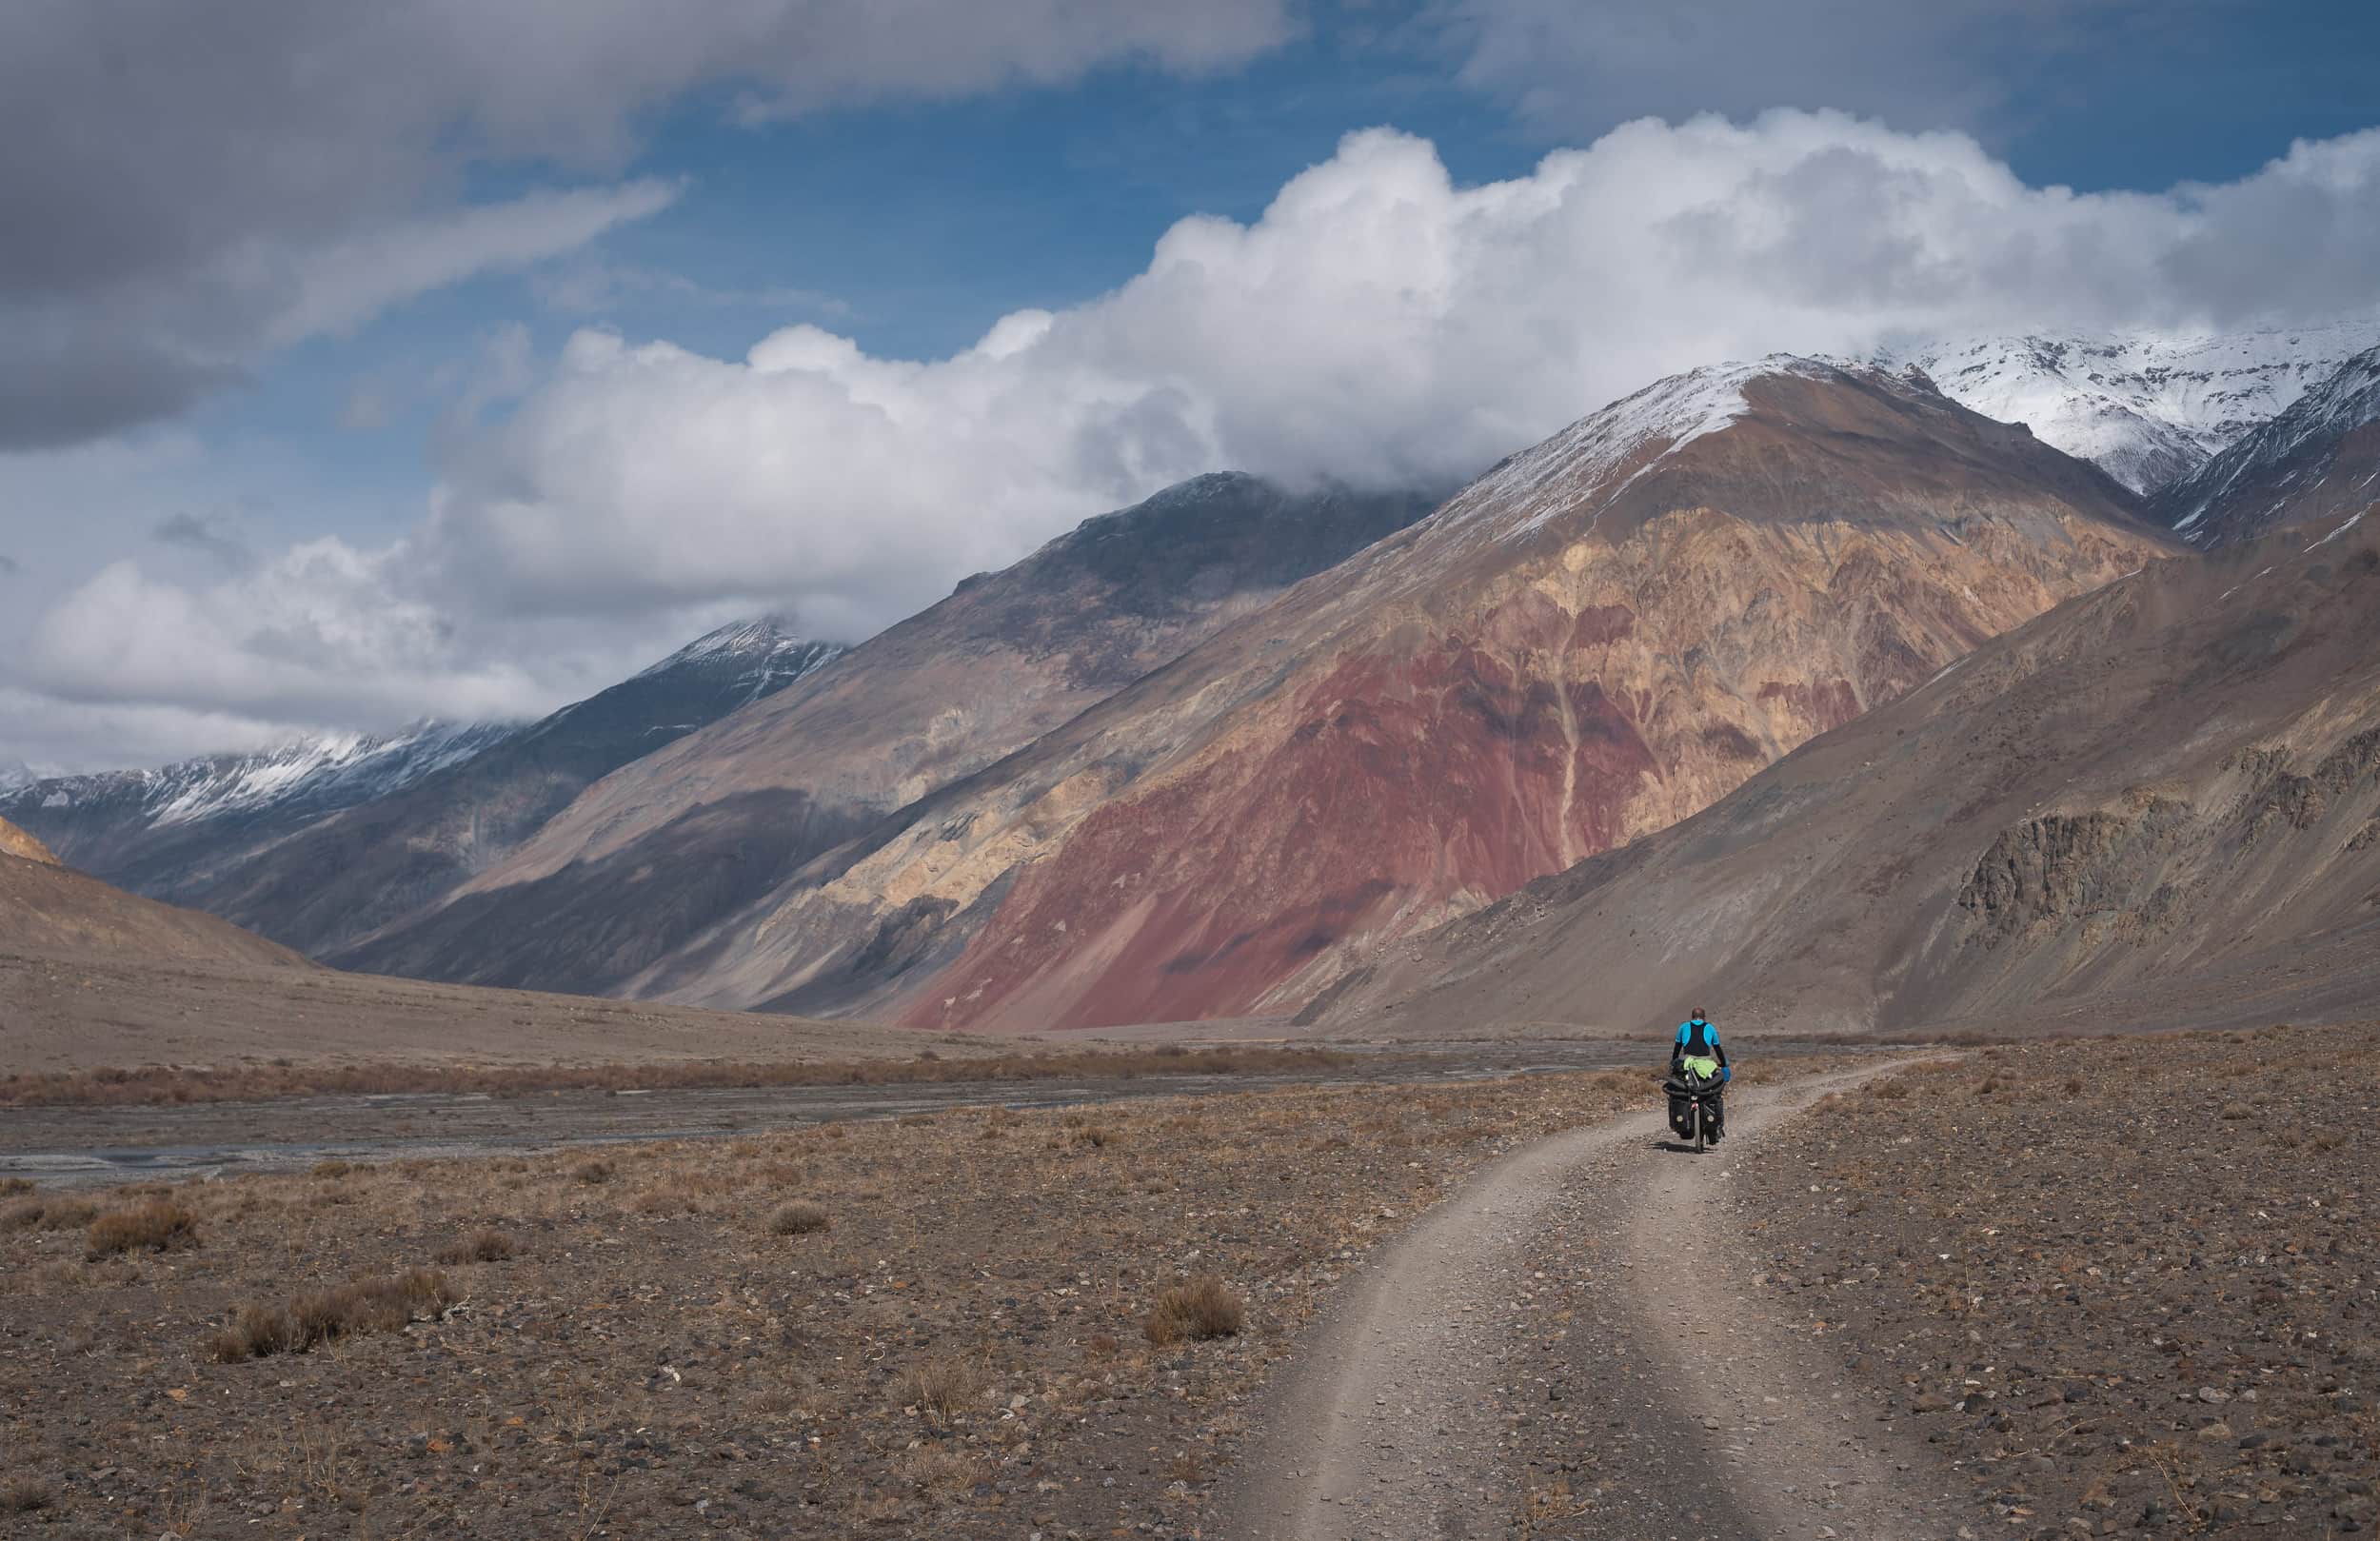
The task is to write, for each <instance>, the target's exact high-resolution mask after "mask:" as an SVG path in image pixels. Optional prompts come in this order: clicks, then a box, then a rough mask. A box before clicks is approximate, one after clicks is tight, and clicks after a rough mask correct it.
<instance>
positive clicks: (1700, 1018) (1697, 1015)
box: [1694, 1006, 1710, 1022]
mask: <svg viewBox="0 0 2380 1541" xmlns="http://www.w3.org/2000/svg"><path fill="white" fill-rule="evenodd" d="M1694 1019H1695V1020H1696V1021H1697V1022H1707V1021H1709V1020H1710V1018H1709V1017H1705V1016H1703V1015H1702V1008H1701V1007H1699V1006H1696V1008H1695V1015H1694Z"/></svg>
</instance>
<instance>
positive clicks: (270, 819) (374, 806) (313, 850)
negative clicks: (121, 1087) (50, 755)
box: [0, 622, 840, 952]
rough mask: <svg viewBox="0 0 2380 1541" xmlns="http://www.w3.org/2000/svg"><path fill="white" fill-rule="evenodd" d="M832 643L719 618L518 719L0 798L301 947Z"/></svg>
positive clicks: (47, 827)
mask: <svg viewBox="0 0 2380 1541" xmlns="http://www.w3.org/2000/svg"><path fill="white" fill-rule="evenodd" d="M839 651H840V649H838V648H836V647H834V646H832V645H830V644H827V643H823V642H809V641H806V640H803V639H801V638H797V637H793V636H791V635H789V634H787V633H786V632H785V631H784V630H783V627H782V626H780V625H778V624H777V623H775V622H745V623H740V624H737V625H733V626H726V627H722V628H721V629H720V630H718V631H715V632H713V633H711V634H709V635H708V636H705V637H704V638H701V639H699V640H698V641H696V642H692V643H690V644H688V645H687V646H686V647H684V648H682V649H681V650H679V651H678V652H677V653H674V654H672V655H671V656H670V657H668V658H666V659H664V660H663V661H662V662H659V663H656V664H655V665H653V666H652V667H651V668H649V669H647V670H645V672H644V673H642V674H639V675H638V676H636V677H635V678H634V679H631V680H627V681H624V682H621V683H619V684H617V685H614V686H612V687H611V688H609V689H607V690H605V691H602V692H600V693H598V694H596V695H594V696H591V697H589V698H588V699H586V700H585V701H579V702H577V703H576V704H574V705H570V706H565V707H564V708H563V709H562V710H561V711H558V712H556V713H554V714H553V715H552V716H550V717H547V718H545V719H544V720H543V721H538V722H533V723H530V724H528V725H527V726H526V727H524V726H518V725H492V726H479V727H472V728H427V729H423V730H417V731H415V732H414V733H411V734H407V735H400V736H398V737H396V738H394V739H387V740H370V739H361V738H357V737H354V736H349V737H347V738H343V739H323V740H311V741H305V742H303V743H300V744H297V745H293V746H291V747H290V748H288V749H287V750H284V751H280V752H276V753H270V754H261V755H250V756H226V757H221V758H219V759H215V760H201V761H187V762H185V763H183V764H181V765H176V766H169V767H167V768H166V769H165V770H162V771H136V772H122V773H116V774H112V775H107V776H96V777H75V778H69V779H64V780H48V781H39V782H35V783H34V784H32V785H31V786H29V787H25V788H22V789H20V790H19V791H18V792H16V793H15V794H13V795H12V796H10V797H9V798H6V799H0V812H7V813H9V814H10V815H11V816H12V817H14V818H17V819H19V820H21V821H22V822H24V823H25V825H26V826H27V827H28V828H30V829H31V830H33V831H35V832H37V833H39V834H40V835H41V836H42V837H44V838H45V839H46V840H49V841H50V843H51V844H52V845H53V846H55V847H56V848H57V849H58V850H59V851H60V852H61V853H62V855H63V856H64V857H65V858H66V859H68V860H69V861H72V862H74V863H76V864H77V865H80V866H82V867H85V868H87V869H88V870H90V871H92V872H93V873H95V874H97V875H99V876H102V877H105V878H107V879H109V880H111V881H114V882H117V883H119V884H122V885H123V886H125V887H128V888H130V889H132V890H134V891H135V892H138V893H142V894H145V895H148V896H149V897H152V898H157V899H167V900H170V901H172V902H175V903H181V904H188V905H193V906H196V907H199V908H202V909H205V910H208V911H209V912H211V913H213V914H217V915H221V916H224V917H226V918H228V919H232V920H235V921H237V922H239V923H240V924H242V925H245V926H248V927H250V928H252V929H254V930H257V931H260V932H263V933H264V934H266V935H267V936H269V937H271V938H274V939H276V940H279V941H283V942H286V943H288V944H289V945H291V946H294V947H298V948H301V949H304V950H306V951H308V952H316V951H324V950H328V949H331V948H335V947H337V946H339V945H340V944H342V943H344V942H346V941H348V940H350V939H352V938H355V937H357V936H360V935H363V934H364V933H366V932H367V931H369V930H371V929H372V928H373V927H375V926H378V925H381V924H385V923H387V921H389V920H391V919H396V918H398V917H401V916H403V915H406V914H408V913H411V912H412V911H413V910H415V909H416V908H418V907H420V906H423V905H426V904H429V903H433V902H435V901H436V900H437V899H442V898H444V897H445V895H446V893H447V892H448V891H449V890H451V889H452V888H453V887H454V885H455V884H456V883H458V882H460V881H462V880H463V879H466V878H467V877H468V876H469V875H470V874H471V873H472V872H474V871H476V870H478V869H479V868H480V867H482V866H484V865H486V863H488V862H489V861H492V860H494V859H497V858H498V857H500V856H502V855H503V854H504V853H505V852H507V851H509V850H510V849H512V847H513V846H514V845H516V844H518V843H519V842H520V841H521V840H523V839H525V838H526V837H527V836H528V835H529V834H531V833H533V832H534V831H535V830H536V829H537V828H538V827H539V826H541V825H542V824H543V823H544V822H545V820H547V819H549V818H551V817H552V816H553V815H554V814H555V813H557V812H559V811H560V810H561V809H562V808H563V807H565V806H566V805H567V804H568V803H569V801H570V800H571V799H572V798H574V797H576V796H577V795H578V793H579V792H580V790H581V789H582V788H584V787H585V786H586V785H587V784H588V783H589V782H591V781H593V780H596V779H597V778H598V777H600V776H602V775H604V774H605V772H607V771H610V770H612V769H614V768H616V767H617V766H619V765H622V764H625V763H626V762H627V761H632V760H635V759H637V758H639V757H641V756H643V755H645V754H648V753H650V752H652V751H653V750H655V749H657V748H660V747H662V746H663V745H664V744H666V743H668V742H670V741H672V740H674V739H677V738H679V737H681V736H682V735H684V734H685V733H687V732H690V731H692V730H694V729H695V728H697V727H700V726H701V725H703V724H704V723H706V722H709V721H715V720H716V719H718V718H719V717H721V716H723V715H724V714H726V713H728V712H731V711H734V710H736V709H737V708H739V707H742V706H745V705H748V704H750V703H751V702H752V701H757V700H762V699H764V698H765V697H767V696H769V695H771V694H773V693H775V692H777V691H779V690H783V689H784V688H785V687H786V686H787V685H790V684H792V683H794V682H797V681H799V680H801V679H803V677H804V676H806V675H808V674H810V673H812V672H814V671H815V670H817V669H818V668H820V667H822V666H823V665H824V664H825V663H827V662H830V661H831V660H832V659H833V658H834V657H835V656H836V654H837V653H838V652H839Z"/></svg>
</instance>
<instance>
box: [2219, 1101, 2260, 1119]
mask: <svg viewBox="0 0 2380 1541" xmlns="http://www.w3.org/2000/svg"><path fill="white" fill-rule="evenodd" d="M2216 1116H2217V1117H2219V1118H2226V1119H2230V1120H2232V1121H2234V1122H2235V1121H2237V1120H2239V1119H2241V1118H2252V1117H2254V1116H2255V1114H2254V1113H2253V1112H2252V1111H2251V1110H2250V1108H2249V1106H2248V1104H2247V1103H2245V1102H2226V1103H2224V1104H2223V1111H2222V1112H2221V1113H2219V1114H2217V1115H2216Z"/></svg>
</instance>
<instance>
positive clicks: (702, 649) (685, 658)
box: [565, 616, 846, 710]
mask: <svg viewBox="0 0 2380 1541" xmlns="http://www.w3.org/2000/svg"><path fill="white" fill-rule="evenodd" d="M845 651H846V649H844V648H843V647H842V646H839V645H838V644H836V643H833V642H813V641H811V640H810V639H808V638H806V637H803V636H800V635H797V634H796V633H795V632H794V631H792V630H791V629H790V628H788V627H787V626H786V624H785V622H783V620H781V619H780V618H778V617H776V616H764V617H762V618H761V619H760V620H758V621H736V622H729V623H728V624H726V625H724V626H721V627H720V628H718V629H717V630H716V631H706V632H704V634H703V635H702V636H700V637H697V638H695V639H694V641H692V642H688V643H686V644H685V645H684V647H681V648H679V649H678V650H677V651H676V652H674V653H672V654H670V655H669V656H668V657H667V658H665V659H663V660H662V661H661V662H658V663H655V664H653V665H652V666H651V667H650V668H646V669H642V670H640V671H638V672H637V674H636V675H635V676H634V678H635V679H638V680H650V679H653V678H655V677H657V676H660V675H664V674H674V673H678V672H681V671H683V670H685V669H688V668H699V669H701V670H703V671H704V672H705V673H712V672H716V671H717V670H719V669H720V668H722V667H723V666H724V667H732V668H737V669H740V670H741V671H742V672H741V673H739V674H738V675H737V676H736V683H737V684H738V685H739V686H741V687H744V703H745V704H749V703H750V702H752V701H758V700H760V699H761V698H762V697H763V696H765V695H769V694H772V693H773V692H775V691H778V690H782V689H783V688H784V687H785V686H786V685H789V684H791V683H793V682H796V681H798V680H800V679H802V678H803V677H804V676H806V675H811V674H815V673H817V672H818V671H819V670H820V669H823V668H824V667H825V666H826V665H827V664H829V663H832V662H834V661H835V660H837V659H838V658H841V657H842V656H843V653H844V652H845ZM566 709H567V708H565V710H566Z"/></svg>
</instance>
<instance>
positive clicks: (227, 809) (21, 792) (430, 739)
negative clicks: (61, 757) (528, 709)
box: [0, 722, 520, 859]
mask: <svg viewBox="0 0 2380 1541" xmlns="http://www.w3.org/2000/svg"><path fill="white" fill-rule="evenodd" d="M519 728H520V725H519V724H518V723H512V722H419V723H416V724H414V725H413V726H412V727H409V728H406V729H404V730H402V731H401V732H397V733H392V734H385V735H383V734H370V733H321V734H313V735H309V736H307V737H304V738H300V739H296V740H293V741H290V742H288V743H286V744H282V745H280V746H279V747H278V748H273V749H266V750H259V751H256V752H254V753H250V754H243V755H208V756H202V757H200V758H198V759H194V760H185V761H177V762H175V763H173V764H170V765H165V766H161V767H159V768H158V769H155V770H128V771H102V772H99V773H98V774H96V775H89V776H61V777H51V778H49V779H46V780H39V781H31V780H27V781H21V782H19V783H18V784H17V785H15V786H13V787H9V786H6V785H5V783H0V808H14V809H17V810H20V811H23V812H26V813H28V814H30V815H31V817H32V818H33V819H34V820H35V821H36V822H39V823H42V824H46V825H55V824H56V823H57V822H59V821H60V820H61V819H62V818H63V817H65V816H69V815H79V816H81V817H82V818H84V819H89V818H90V817H92V816H94V815H98V814H100V813H101V811H102V810H105V815H106V817H109V818H111V819H122V818H126V817H130V818H134V819H137V820H139V821H140V822H142V823H143V824H145V825H147V826H149V827H150V828H157V827H161V826H165V825H173V824H189V823H197V822H201V821H204V820H219V819H228V818H235V817H241V818H245V817H256V816H261V815H264V814H268V813H274V812H293V813H301V814H306V815H317V814H326V813H331V812H335V811H336V810H338V809H340V808H347V807H352V806H354V805H355V804H356V803H359V802H364V801H367V800H370V799H372V798H376V797H385V796H387V794H388V793H391V792H394V791H397V790H399V789H400V788H403V787H405V786H407V785H410V784H411V783H412V782H414V781H417V780H421V779H422V778H423V777H425V776H427V775H428V774H430V773H431V772H432V771H435V770H438V769H441V768H442V767H444V766H447V765H451V764H454V763H456V762H457V761H463V760H467V759H469V758H470V757H471V756H473V755H475V754H477V753H479V752H480V751H481V750H483V749H485V748H486V747H488V746H489V745H490V744H493V743H497V742H499V741H503V740H504V739H506V738H508V737H509V736H511V735H512V734H513V733H516V732H518V731H519ZM33 810H39V812H38V813H34V812H33ZM65 843H66V844H67V845H68V846H69V848H70V847H71V846H72V845H73V843H74V842H73V841H72V840H68V841H67V842H65ZM69 859H70V858H69Z"/></svg>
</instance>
